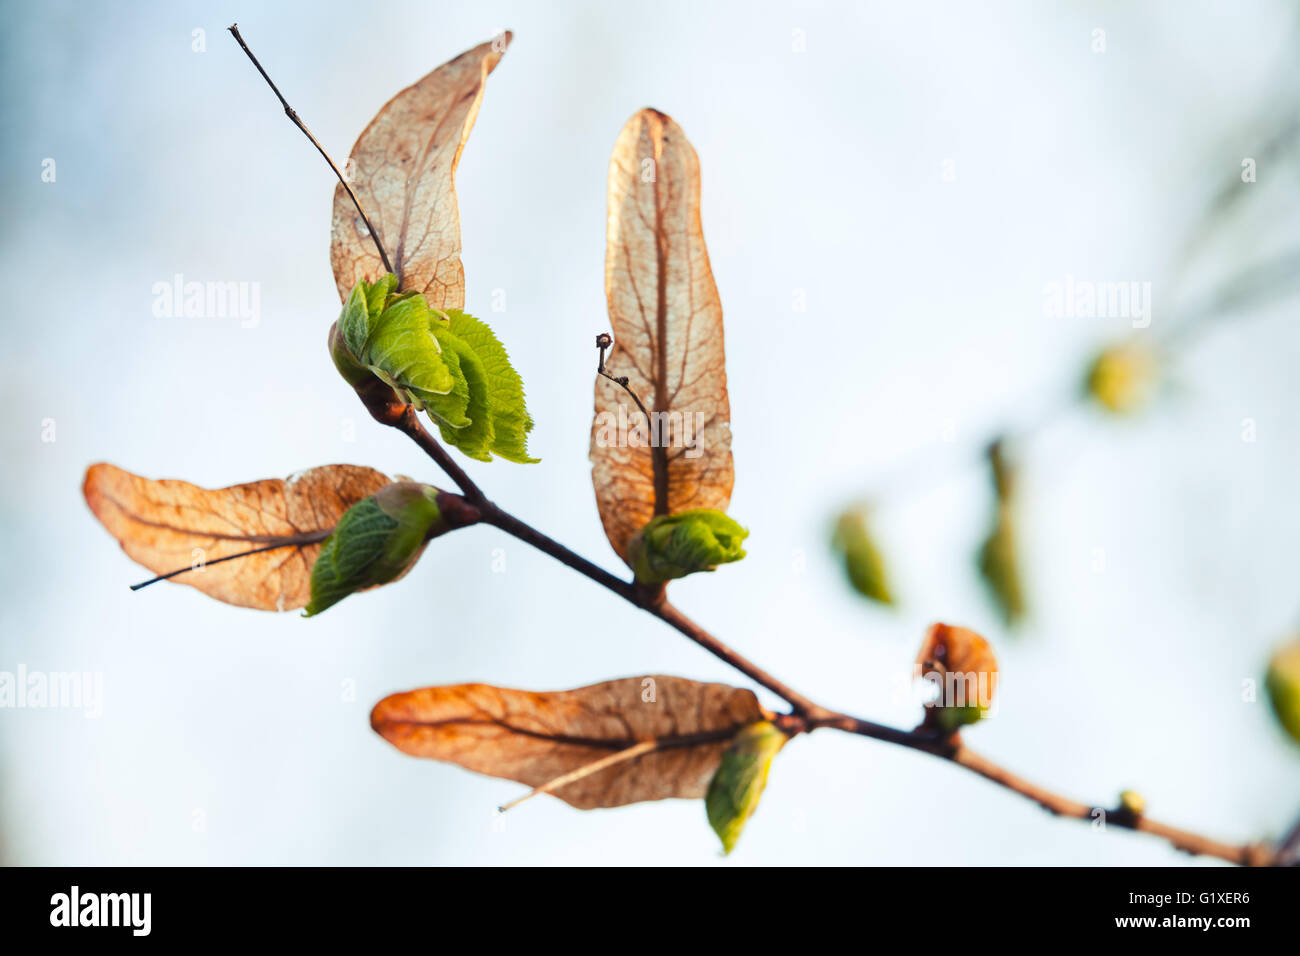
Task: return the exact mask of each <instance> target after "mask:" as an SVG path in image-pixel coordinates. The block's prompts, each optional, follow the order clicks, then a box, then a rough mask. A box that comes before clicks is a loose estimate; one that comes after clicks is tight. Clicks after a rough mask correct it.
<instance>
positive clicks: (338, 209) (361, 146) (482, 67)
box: [330, 32, 511, 309]
mask: <svg viewBox="0 0 1300 956" xmlns="http://www.w3.org/2000/svg"><path fill="white" fill-rule="evenodd" d="M510 39H511V34H510V33H508V32H507V33H503V34H501V35H500V36H498V37H496V38H494V39H492V40H490V41H488V42H487V43H481V44H479V45H478V46H476V47H474V49H472V50H467V51H465V52H464V53H462V54H461V55H460V56H458V57H456V59H454V60H451V61H449V62H447V63H444V64H443V65H442V66H440V67H438V68H437V69H436V70H434V71H433V72H432V73H430V74H429V75H428V76H426V77H425V78H424V79H422V80H420V81H419V82H418V83H416V84H415V85H414V86H410V87H407V88H406V89H404V90H402V92H400V93H398V94H397V95H396V96H394V97H393V98H392V99H391V100H389V101H388V102H387V103H386V104H385V105H384V108H383V109H381V110H380V111H379V113H378V115H376V116H375V118H374V119H373V120H371V121H370V125H369V126H367V127H366V129H365V131H364V132H363V133H362V134H361V136H360V137H359V138H358V139H357V141H356V144H355V145H354V146H353V147H352V155H351V157H350V159H349V161H348V178H349V182H351V184H352V188H353V190H354V191H355V192H356V194H357V199H358V200H359V201H360V203H361V207H362V208H363V209H365V211H366V215H367V216H369V217H370V222H371V224H372V225H373V226H374V227H375V232H376V233H377V234H378V236H379V238H380V241H381V242H382V243H383V245H384V249H385V250H386V251H387V253H388V257H389V260H390V261H391V262H392V264H393V269H394V271H395V272H396V273H397V276H398V278H399V279H400V280H401V284H400V288H402V289H403V290H407V291H416V292H422V293H424V295H425V296H426V297H427V298H428V300H429V304H430V305H432V306H433V307H434V308H436V309H462V308H464V305H465V270H464V268H463V267H462V266H461V261H460V212H459V210H458V209H457V206H456V187H455V175H456V164H457V163H458V162H460V154H461V150H462V149H464V148H465V141H466V140H467V139H468V138H469V131H470V129H472V128H473V126H474V118H475V117H476V116H477V115H478V108H479V103H480V102H481V101H482V99H483V87H484V85H485V83H486V81H487V75H488V74H489V73H491V72H492V70H493V69H494V68H495V67H496V65H497V62H498V61H499V60H500V59H501V54H502V53H504V52H505V49H506V47H507V46H508V45H509V43H510ZM331 235H332V238H331V241H330V265H331V266H333V268H334V281H335V283H336V284H337V285H338V289H339V296H340V298H342V299H343V300H344V301H347V297H348V294H349V293H350V292H351V291H352V287H353V286H354V285H355V284H356V282H357V280H358V279H366V280H368V281H371V282H373V281H374V280H376V279H378V278H379V277H380V276H382V275H383V274H384V272H385V269H384V264H383V260H381V259H380V258H379V253H378V252H377V251H376V250H375V244H374V242H373V241H372V240H371V238H370V235H369V233H368V232H367V230H366V226H365V223H364V222H363V221H362V219H361V217H360V216H359V215H358V214H357V210H356V207H355V206H354V205H353V204H352V200H351V199H350V198H349V197H348V194H347V192H346V191H345V190H344V189H343V186H342V185H341V184H340V185H339V186H337V187H336V188H335V190H334V223H333V227H332V230H331Z"/></svg>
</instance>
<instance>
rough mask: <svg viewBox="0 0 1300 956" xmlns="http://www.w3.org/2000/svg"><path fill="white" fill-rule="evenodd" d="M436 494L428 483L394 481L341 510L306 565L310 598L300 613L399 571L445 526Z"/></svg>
mask: <svg viewBox="0 0 1300 956" xmlns="http://www.w3.org/2000/svg"><path fill="white" fill-rule="evenodd" d="M437 497H438V489H437V488H434V487H432V486H430V485H421V484H417V483H416V482H413V481H399V482H394V483H393V484H390V485H385V486H384V487H383V488H381V489H379V491H377V492H375V493H374V494H373V495H371V496H370V497H368V498H362V499H361V500H360V501H358V502H357V503H356V504H354V505H353V506H352V507H351V508H349V509H348V510H347V511H345V512H344V513H343V515H342V517H340V518H339V521H338V524H337V525H335V526H334V532H333V533H332V534H331V535H330V536H329V537H328V538H326V539H325V543H324V544H323V545H321V550H320V554H319V555H318V556H317V558H316V563H315V564H314V565H312V569H311V601H310V602H309V603H308V604H307V607H306V609H305V610H304V611H303V616H304V617H311V616H313V615H315V614H319V613H321V612H322V611H324V610H325V609H326V608H329V607H332V606H333V605H335V604H337V603H338V602H339V601H341V600H343V599H344V598H345V597H347V596H348V595H349V594H353V593H355V592H357V591H360V590H363V589H364V588H370V587H375V586H377V585H380V584H387V583H388V582H390V581H393V580H396V579H397V578H399V577H401V576H402V575H403V574H405V573H406V571H408V570H409V569H410V567H411V566H412V565H413V564H415V561H416V559H417V558H418V557H419V556H420V552H421V551H422V550H423V549H424V544H425V542H426V541H428V540H429V539H430V538H432V537H435V536H436V535H438V534H441V533H442V532H444V531H446V530H447V525H446V523H445V522H444V521H443V520H442V516H441V514H440V512H439V510H438V503H437Z"/></svg>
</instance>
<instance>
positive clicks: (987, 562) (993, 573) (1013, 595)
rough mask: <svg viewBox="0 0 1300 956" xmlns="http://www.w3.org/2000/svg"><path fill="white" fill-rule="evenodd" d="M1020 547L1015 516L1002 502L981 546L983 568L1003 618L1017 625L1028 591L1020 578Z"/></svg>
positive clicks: (980, 567) (983, 574)
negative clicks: (1025, 592) (1017, 540)
mask: <svg viewBox="0 0 1300 956" xmlns="http://www.w3.org/2000/svg"><path fill="white" fill-rule="evenodd" d="M1018 550H1019V549H1018V548H1017V545H1016V530H1015V519H1014V518H1013V516H1012V513H1011V509H1010V508H1009V507H1007V506H1006V505H999V506H998V510H997V515H996V517H995V518H994V520H993V529H992V530H991V531H990V532H989V535H988V537H987V538H985V539H984V544H983V545H982V546H981V547H980V551H979V571H980V576H981V577H983V579H984V583H985V584H986V585H987V586H988V589H989V593H990V595H991V596H992V597H993V600H994V601H995V602H996V604H997V606H998V610H1000V611H1001V612H1002V618H1003V620H1005V621H1006V622H1007V625H1008V626H1013V627H1014V626H1015V625H1016V624H1018V623H1019V622H1020V620H1021V619H1022V618H1023V617H1024V616H1025V594H1024V588H1023V587H1022V584H1021V580H1020V567H1019V554H1018Z"/></svg>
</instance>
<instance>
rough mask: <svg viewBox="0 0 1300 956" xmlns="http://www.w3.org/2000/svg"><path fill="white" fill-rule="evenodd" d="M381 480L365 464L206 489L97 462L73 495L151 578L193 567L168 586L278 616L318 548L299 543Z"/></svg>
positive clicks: (297, 600)
mask: <svg viewBox="0 0 1300 956" xmlns="http://www.w3.org/2000/svg"><path fill="white" fill-rule="evenodd" d="M389 480H390V479H389V478H388V477H387V476H386V475H384V474H382V473H381V472H378V471H375V470H374V469H373V468H364V467H361V466H359V465H324V466H322V467H319V468H311V469H308V470H307V471H302V472H299V473H298V474H296V475H292V476H290V477H289V478H288V479H281V478H268V479H265V480H264V481H254V482H249V483H248V484H243V485H232V486H231V487H229V488H218V489H213V490H209V489H206V488H200V487H198V486H197V485H192V484H190V483H189V482H187V481H176V480H172V479H164V480H162V481H152V480H150V479H148V478H141V477H140V476H139V475H133V474H131V472H129V471H123V470H122V469H121V468H117V467H115V466H113V465H108V464H102V463H101V464H97V465H91V466H90V468H89V469H87V471H86V481H85V484H84V486H83V488H82V491H83V493H84V494H85V496H86V503H87V504H89V505H90V510H91V511H93V512H94V513H95V517H96V518H98V519H99V520H100V522H101V523H102V524H103V525H104V527H105V528H107V529H108V532H109V534H111V535H112V536H113V537H115V538H117V540H118V543H119V544H121V545H122V550H123V551H125V552H126V553H127V554H128V555H129V556H130V557H131V559H132V560H133V561H136V562H138V563H139V564H142V565H144V566H145V567H146V568H148V569H149V570H151V571H153V572H155V573H156V574H166V573H167V572H169V571H174V570H176V569H177V568H184V567H190V566H191V565H194V564H195V563H196V561H202V562H203V564H204V566H203V567H202V570H194V571H189V572H186V573H185V574H182V575H179V576H178V577H175V578H173V579H172V580H174V581H176V582H177V583H180V584H188V585H190V586H192V587H195V588H198V589H199V590H200V591H202V592H203V593H204V594H207V595H209V596H210V597H214V598H216V599H217V600H218V601H225V602H226V603H227V604H235V605H238V606H239V607H251V608H257V609H258V610H263V611H288V610H292V609H294V608H300V607H303V606H305V605H306V604H307V602H308V600H310V598H311V567H312V564H313V563H314V562H315V560H316V555H317V554H318V553H319V552H320V543H319V540H306V541H301V539H313V538H315V539H319V538H320V537H321V535H320V534H319V533H320V532H325V531H328V530H329V529H330V528H332V527H334V525H335V523H336V522H337V521H338V519H339V516H340V515H342V514H343V512H344V511H346V510H347V509H348V508H349V507H351V506H352V505H353V504H354V503H355V502H357V501H359V500H360V499H362V498H364V497H366V496H367V495H370V494H373V493H374V492H375V491H377V490H378V489H380V488H382V487H383V486H384V485H386V484H388V483H389ZM281 539H288V543H286V546H285V547H283V548H278V549H276V550H274V551H264V552H262V553H260V554H253V555H249V556H248V557H244V558H239V559H237V560H234V561H224V562H222V563H220V564H213V563H212V562H213V561H215V560H216V559H218V558H222V557H225V556H227V555H231V554H239V553H241V552H244V551H249V550H252V549H254V548H257V547H261V546H264V545H266V544H273V543H275V542H276V541H278V540H281ZM295 542H297V543H295Z"/></svg>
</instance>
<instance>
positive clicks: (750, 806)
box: [704, 720, 786, 853]
mask: <svg viewBox="0 0 1300 956" xmlns="http://www.w3.org/2000/svg"><path fill="white" fill-rule="evenodd" d="M785 741H786V736H785V734H783V733H781V731H780V730H778V729H777V727H776V726H775V725H774V724H772V723H770V722H768V721H766V720H761V721H759V722H758V723H755V724H750V725H749V726H747V727H745V728H743V729H742V730H741V731H740V732H739V733H738V734H736V736H735V738H734V739H733V740H732V741H731V743H730V744H729V745H728V747H727V749H726V750H725V751H723V753H722V761H721V763H719V764H718V769H717V772H716V773H714V775H713V780H712V781H711V782H710V783H709V792H708V794H707V795H706V796H705V798H704V807H705V810H706V811H707V813H708V817H709V826H711V827H713V832H714V833H716V834H717V835H718V839H719V840H721V841H722V852H723V853H730V852H731V851H732V849H733V848H734V847H735V845H736V841H737V840H739V839H740V834H741V831H743V830H744V829H745V823H746V822H747V821H748V820H749V818H750V817H751V816H753V815H754V811H755V810H757V809H758V800H759V797H761V796H762V795H763V788H764V787H766V786H767V772H768V770H769V769H770V768H771V766H772V758H773V757H775V756H776V755H777V753H778V752H779V751H780V749H781V748H782V747H783V746H784V745H785Z"/></svg>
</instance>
